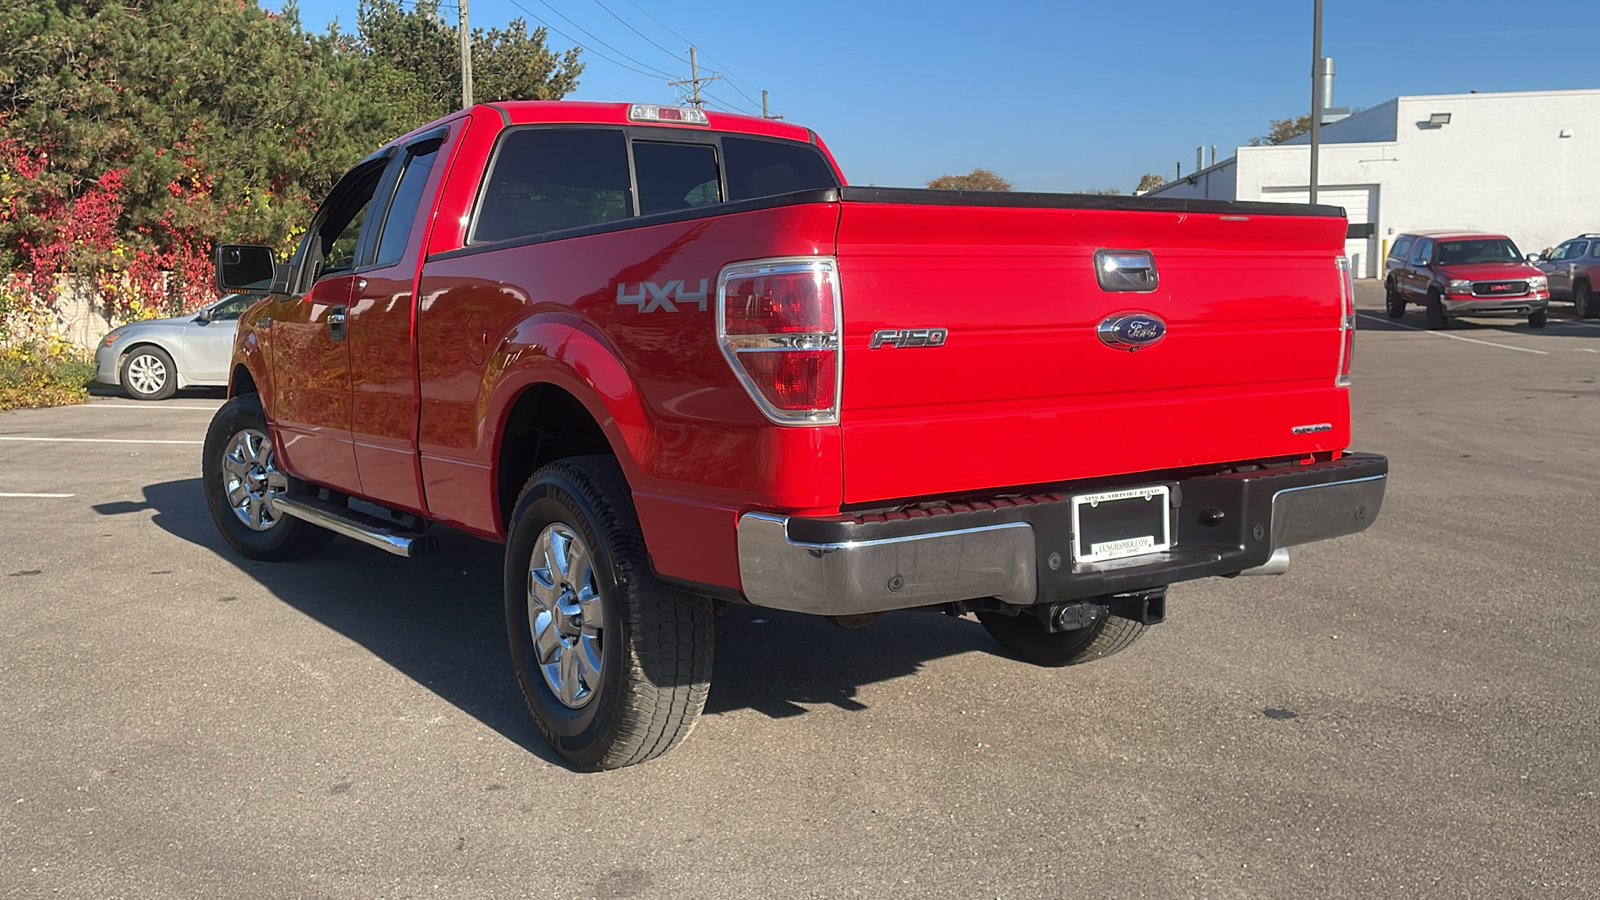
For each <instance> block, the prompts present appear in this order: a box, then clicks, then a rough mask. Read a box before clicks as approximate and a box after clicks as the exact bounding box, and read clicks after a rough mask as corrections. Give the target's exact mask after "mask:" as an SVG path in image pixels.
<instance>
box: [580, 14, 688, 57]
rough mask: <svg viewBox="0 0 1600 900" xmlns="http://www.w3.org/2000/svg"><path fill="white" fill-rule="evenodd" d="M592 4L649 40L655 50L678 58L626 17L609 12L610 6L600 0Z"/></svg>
mask: <svg viewBox="0 0 1600 900" xmlns="http://www.w3.org/2000/svg"><path fill="white" fill-rule="evenodd" d="M594 5H595V6H598V7H600V8H601V9H603V10H605V11H606V12H608V13H610V14H611V18H613V19H616V20H617V21H618V22H621V23H622V24H623V25H625V26H627V29H628V30H629V31H631V32H633V33H634V34H637V35H638V36H639V37H642V38H644V39H645V40H646V41H649V42H650V46H652V47H655V48H656V49H657V50H660V51H661V52H662V53H665V54H666V55H668V56H670V57H672V58H673V59H674V60H676V59H677V58H678V54H676V53H674V52H672V51H671V50H668V49H667V48H665V47H663V46H661V45H660V44H658V43H656V42H655V41H654V40H651V38H650V35H648V34H645V33H644V32H642V31H640V30H639V29H637V28H635V27H633V26H632V25H631V24H629V22H628V20H627V19H624V18H623V17H621V16H619V15H617V14H616V13H614V12H611V7H609V6H607V5H605V4H604V3H601V2H600V0H594Z"/></svg>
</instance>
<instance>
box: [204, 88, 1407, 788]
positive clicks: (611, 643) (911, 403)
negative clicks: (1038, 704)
mask: <svg viewBox="0 0 1600 900" xmlns="http://www.w3.org/2000/svg"><path fill="white" fill-rule="evenodd" d="M1344 234H1345V219H1344V217H1343V215H1342V214H1341V211H1340V210H1338V209H1335V208H1329V207H1311V206H1298V207H1297V206H1286V205H1282V204H1275V203H1274V204H1255V203H1227V202H1218V201H1202V200H1181V199H1161V198H1151V199H1128V198H1121V197H1102V196H1074V195H1054V194H1023V193H981V192H954V191H950V192H947V191H924V190H898V189H879V188H861V187H849V186H846V185H845V181H844V178H843V177H842V176H841V175H840V174H839V170H838V167H837V166H836V165H835V163H834V161H833V158H832V157H831V156H830V154H829V153H828V151H827V149H826V148H825V147H824V145H823V143H822V142H821V140H819V139H818V138H817V136H816V134H814V133H813V132H811V131H810V130H808V129H806V128H802V127H798V126H795V125H792V124H787V123H783V122H776V121H768V120H762V119H754V118H746V117H741V116H734V115H723V114H719V113H710V112H701V111H700V110H695V109H676V108H670V107H656V106H649V105H638V104H635V105H628V104H597V103H574V102H519V103H500V104H483V105H478V106H475V107H473V108H471V109H468V110H464V111H462V112H460V113H457V114H455V115H453V116H450V117H448V118H446V119H443V120H441V121H439V122H436V123H434V124H432V125H429V126H427V127H425V128H422V129H420V130H418V131H415V132H412V133H411V134H408V135H406V136H404V137H402V138H400V139H398V140H396V141H394V142H393V143H391V144H389V145H387V146H386V147H384V148H383V149H382V150H380V151H379V152H377V153H375V154H374V155H373V156H372V157H371V158H369V159H367V160H366V161H364V162H362V163H361V164H360V165H358V166H356V168H355V169H354V170H352V171H351V172H350V173H349V174H348V175H346V176H345V177H344V179H343V180H342V181H340V182H339V184H338V185H337V186H336V187H335V188H334V189H333V191H332V193H331V194H330V196H329V197H328V199H327V201H326V202H325V203H324V204H323V205H322V207H321V210H320V211H319V212H318V213H317V215H316V217H315V219H314V220H313V221H312V222H311V223H310V226H309V230H308V232H307V234H306V236H305V238H304V240H303V241H302V242H301V243H300V245H299V248H298V250H297V251H296V252H295V254H294V256H293V258H292V259H291V260H290V261H289V262H288V263H280V262H277V261H276V260H275V259H274V257H273V254H272V251H271V250H269V249H268V248H265V247H248V246H239V245H225V246H223V247H221V248H219V250H218V271H219V282H220V284H221V285H223V286H224V287H225V289H227V290H253V291H256V292H257V293H262V294H265V295H266V296H265V297H264V298H263V299H262V300H261V301H260V302H258V303H257V304H256V305H255V306H253V307H252V308H251V309H250V310H249V311H248V312H247V313H246V314H245V315H244V316H243V318H242V319H241V322H240V327H239V334H238V340H237V344H236V348H235V353H234V361H233V365H232V376H231V381H230V384H229V396H230V398H231V399H230V400H229V401H228V402H227V403H226V404H225V405H224V406H223V407H222V408H221V409H220V410H219V411H218V413H217V415H216V418H215V419H214V421H213V422H212V425H211V428H210V430H209V432H208V434H207V436H206V446H205V457H204V484H205V490H206V496H207V501H208V504H209V506H210V509H211V512H212V515H213V517H214V518H215V521H216V524H217V526H218V527H219V528H220V529H221V531H222V533H223V534H224V535H225V536H226V538H227V540H228V541H229V543H230V544H232V546H233V547H235V548H236V549H237V550H238V551H239V552H240V553H242V554H244V555H245V556H247V557H250V558H252V559H262V560H287V559H291V558H295V557H299V556H303V555H305V554H308V553H311V552H313V551H315V550H316V549H318V548H319V547H321V546H322V545H324V544H325V543H326V542H327V541H328V540H329V538H330V537H331V536H332V535H333V534H334V533H339V534H344V535H347V536H349V537H352V538H355V539H357V540H360V541H364V542H367V543H369V544H374V545H376V546H379V547H382V548H383V549H385V550H388V551H390V552H393V553H396V554H399V555H402V556H415V555H418V554H420V553H424V552H428V551H430V550H432V549H434V548H435V547H436V545H437V536H436V535H435V534H432V533H430V532H431V531H432V530H433V529H434V526H435V525H436V524H439V523H442V524H443V525H447V526H450V527H453V528H457V529H461V530H463V531H466V532H468V533H471V534H473V535H477V536H479V537H482V538H485V539H488V540H493V541H501V542H504V543H505V545H506V556H505V559H506V563H505V610H506V627H507V634H508V636H509V639H510V645H511V657H512V661H513V663H514V667H515V671H516V676H517V679H518V681H519V683H520V685H521V689H522V692H523V695H524V697H525V698H526V701H527V705H528V708H529V710H530V712H531V713H532V715H533V718H534V720H535V722H536V723H537V725H538V727H539V729H540V730H541V731H542V732H543V734H544V735H545V736H546V737H547V738H548V740H549V741H550V743H551V744H552V745H553V746H554V747H555V748H556V750H557V751H558V752H559V753H560V754H561V755H562V756H564V757H565V758H566V759H567V760H568V761H569V762H570V763H571V764H572V765H574V766H575V767H578V768H589V769H593V768H613V767H618V766H623V765H629V764H632V763H636V762H641V761H643V760H646V759H650V758H652V757H654V756H656V755H659V754H660V753H662V752H664V751H665V750H667V749H668V748H670V747H672V746H673V745H674V744H676V743H677V742H678V741H679V740H681V739H682V738H683V736H684V735H685V734H686V733H687V732H688V730H689V727H690V726H691V724H692V723H693V721H694V719H695V717H696V716H697V715H698V714H699V712H700V710H701V708H702V706H703V704H704V701H705V695H706V691H707V689H708V685H709V679H710V672H711V660H712V638H713V633H714V631H713V622H714V616H715V614H716V612H717V611H718V610H719V609H720V608H721V607H722V606H723V605H724V604H727V603H745V604H754V605H756V606H761V607H768V608H775V609H784V610H794V611H798V612H804V613H812V614H816V615H822V616H830V617H834V618H835V619H836V620H837V621H839V622H840V623H841V624H850V625H854V624H862V623H865V622H867V621H870V620H871V619H872V618H875V617H877V616H879V615H881V614H883V613H885V612H888V611H892V610H904V609H929V610H940V611H944V612H947V613H950V614H953V615H964V614H968V613H971V614H975V615H976V617H977V618H978V619H979V621H980V622H982V624H983V626H984V627H985V628H986V629H988V630H989V631H990V633H991V634H993V635H994V637H995V638H996V639H997V640H998V641H999V642H1000V643H1001V644H1002V645H1003V646H1004V647H1006V648H1007V649H1008V650H1009V651H1010V652H1011V653H1013V654H1014V655H1016V656H1018V657H1020V658H1022V659H1024V660H1028V661H1031V662H1034V663H1038V664H1041V665H1069V664H1073V663H1079V662H1084V661H1087V660H1091V659H1095V658H1099V657H1103V656H1105V655H1107V654H1110V653H1112V652H1115V651H1117V650H1120V649H1122V648H1123V647H1125V646H1127V645H1128V644H1129V643H1131V642H1132V641H1133V640H1134V639H1135V638H1136V637H1138V635H1139V634H1140V633H1141V632H1142V631H1143V630H1144V629H1145V628H1146V627H1147V626H1149V625H1151V624H1154V623H1156V622H1159V621H1161V620H1162V618H1163V616H1164V614H1165V607H1166V589H1167V586H1168V585H1170V584H1172V583H1173V582H1178V581H1185V580H1190V579H1196V578H1202V577H1206V576H1233V575H1238V574H1252V573H1261V574H1266V573H1273V572H1277V571H1282V569H1283V568H1285V567H1286V566H1287V564H1288V553H1287V548H1288V547H1290V546H1292V545H1295V544H1301V543H1305V542H1308V541H1315V540H1320V539H1323V538H1331V537H1337V536H1340V535H1345V534H1350V533H1353V532H1357V531H1360V530H1362V529H1364V528H1366V527H1367V526H1368V525H1370V524H1371V523H1372V521H1373V519H1374V517H1375V516H1376V515H1377V514H1378V510H1379V506H1380V505H1381V503H1382V500H1383V495H1384V486H1385V483H1386V476H1387V471H1388V464H1387V461H1386V460H1385V459H1384V458H1383V457H1381V456H1374V455H1370V454H1359V453H1350V452H1347V451H1346V449H1345V448H1346V445H1347V444H1348V442H1349V438H1350V401H1349V390H1348V379H1349V372H1350V360H1351V352H1352V349H1353V337H1354V322H1355V320H1354V301H1353V294H1352V290H1351V283H1350V277H1349V270H1348V268H1347V266H1346V263H1345V261H1344V260H1343V259H1342V258H1340V256H1339V250H1340V248H1341V247H1342V246H1343V242H1344Z"/></svg>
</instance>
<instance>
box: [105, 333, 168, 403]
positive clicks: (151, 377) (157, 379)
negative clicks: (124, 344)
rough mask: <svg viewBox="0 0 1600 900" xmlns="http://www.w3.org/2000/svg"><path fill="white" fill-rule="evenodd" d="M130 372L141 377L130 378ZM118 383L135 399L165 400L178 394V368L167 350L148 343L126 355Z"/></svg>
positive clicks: (118, 375) (118, 376) (118, 374)
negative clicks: (132, 371)
mask: <svg viewBox="0 0 1600 900" xmlns="http://www.w3.org/2000/svg"><path fill="white" fill-rule="evenodd" d="M130 369H133V370H134V372H135V374H136V375H137V376H138V377H133V378H130V377H129V374H128V370H130ZM117 380H118V381H120V382H121V383H122V389H123V390H124V391H127V393H128V396H129V397H132V398H133V399H135V400H165V399H167V398H168V397H171V396H172V395H173V394H175V393H177V392H178V367H177V366H176V365H174V364H173V362H172V355H171V354H169V353H168V352H167V351H165V350H163V349H161V348H160V347H157V346H155V345H154V344H146V345H145V346H143V347H135V348H133V349H132V350H129V351H128V352H127V353H125V354H123V357H122V371H120V372H118V373H117Z"/></svg>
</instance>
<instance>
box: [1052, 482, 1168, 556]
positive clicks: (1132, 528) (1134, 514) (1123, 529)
mask: <svg viewBox="0 0 1600 900" xmlns="http://www.w3.org/2000/svg"><path fill="white" fill-rule="evenodd" d="M1170 498H1171V491H1170V489H1169V488H1168V487H1167V485H1164V484H1163V485H1155V486H1151V487H1137V488H1125V489H1123V490H1117V491H1104V492H1102V493H1099V494H1079V495H1077V496H1075V497H1073V498H1072V559H1073V561H1074V562H1084V563H1092V562H1104V561H1105V560H1108V559H1122V558H1124V557H1128V556H1140V555H1143V554H1145V553H1159V552H1161V551H1163V550H1167V549H1170V548H1171V547H1172V514H1171V504H1170V502H1169V501H1170Z"/></svg>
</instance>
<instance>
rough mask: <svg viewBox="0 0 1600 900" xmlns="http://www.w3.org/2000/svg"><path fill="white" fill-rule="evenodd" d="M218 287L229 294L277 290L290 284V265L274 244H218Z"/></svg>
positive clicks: (285, 289)
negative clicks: (276, 256)
mask: <svg viewBox="0 0 1600 900" xmlns="http://www.w3.org/2000/svg"><path fill="white" fill-rule="evenodd" d="M217 287H219V288H221V289H222V290H223V292H225V293H229V294H277V293H283V292H284V291H287V290H288V287H289V267H288V266H286V265H281V264H279V263H278V261H277V260H276V259H274V258H273V253H272V248H271V247H257V246H252V245H248V244H223V245H221V246H220V247H218V248H217Z"/></svg>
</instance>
